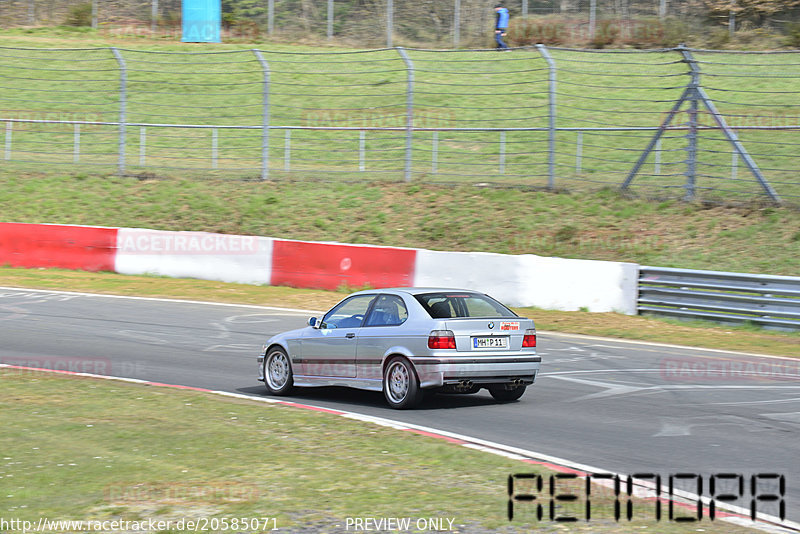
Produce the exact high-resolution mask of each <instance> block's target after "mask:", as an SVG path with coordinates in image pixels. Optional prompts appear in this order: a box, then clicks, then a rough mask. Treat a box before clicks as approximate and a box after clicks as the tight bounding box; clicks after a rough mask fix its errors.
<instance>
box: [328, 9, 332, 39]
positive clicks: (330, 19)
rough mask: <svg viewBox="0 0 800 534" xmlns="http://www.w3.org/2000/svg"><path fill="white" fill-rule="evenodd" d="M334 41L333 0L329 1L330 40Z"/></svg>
mask: <svg viewBox="0 0 800 534" xmlns="http://www.w3.org/2000/svg"><path fill="white" fill-rule="evenodd" d="M331 39H333V0H328V40H329V41H330V40H331Z"/></svg>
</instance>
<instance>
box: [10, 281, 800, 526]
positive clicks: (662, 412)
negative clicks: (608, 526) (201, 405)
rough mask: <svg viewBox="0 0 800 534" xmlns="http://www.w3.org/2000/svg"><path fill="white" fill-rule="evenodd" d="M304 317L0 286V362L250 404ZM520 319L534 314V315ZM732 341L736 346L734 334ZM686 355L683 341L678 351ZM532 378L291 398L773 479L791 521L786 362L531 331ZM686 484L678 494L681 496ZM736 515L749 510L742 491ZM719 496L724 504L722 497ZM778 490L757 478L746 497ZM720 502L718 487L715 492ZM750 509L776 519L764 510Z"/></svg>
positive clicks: (663, 469)
mask: <svg viewBox="0 0 800 534" xmlns="http://www.w3.org/2000/svg"><path fill="white" fill-rule="evenodd" d="M308 316H309V314H308V313H300V312H295V311H288V310H276V309H267V308H257V307H247V306H229V305H207V304H201V303H194V302H180V301H160V300H150V299H135V298H124V297H121V298H113V297H102V296H88V295H80V294H65V293H56V292H41V291H32V290H17V289H6V288H0V363H6V364H12V365H20V366H26V367H39V368H42V367H43V368H58V369H65V370H72V371H78V372H88V373H96V374H103V375H114V376H123V377H128V378H136V379H141V380H147V381H155V382H163V383H169V384H180V385H186V386H194V387H201V388H208V389H214V390H222V391H230V392H235V393H241V394H246V395H253V396H256V397H261V396H264V395H265V392H264V387H263V384H261V383H260V382H257V381H256V365H257V364H256V357H257V355H258V352H259V348H260V347H261V344H262V343H263V342H264V341H265V340H266V339H267V338H268V337H269V336H271V335H272V334H274V333H277V332H280V331H283V330H287V329H290V328H296V327H299V326H302V325H303V324H305V322H306V320H307V318H308ZM534 319H535V317H534ZM730 335H732V336H741V335H747V334H746V333H741V332H737V333H733V334H730ZM687 344H691V340H687ZM539 353H540V354H541V355H542V359H543V363H542V372H541V375H540V377H539V378H538V380H537V383H536V384H535V385H534V386H533V387H531V388H529V391H528V392H527V393H526V394H525V396H523V397H522V399H521V400H520V401H519V402H515V403H511V404H498V403H496V402H495V401H494V400H493V399H492V398H491V397H490V396H489V395H488V393H487V392H485V391H482V392H480V393H478V394H475V395H468V396H452V395H450V396H448V395H439V396H436V397H434V398H432V399H429V400H427V401H426V403H425V404H424V405H423V406H422V407H421V408H420V409H418V410H414V411H395V410H391V409H389V408H388V407H387V406H386V405H385V403H384V400H383V397H382V395H381V394H378V393H370V392H360V391H351V390H347V389H341V388H322V389H305V390H302V391H300V392H299V393H298V394H297V395H296V396H294V397H293V399H292V400H296V401H298V402H303V403H308V404H313V405H316V406H322V407H329V408H335V409H339V410H347V411H352V412H358V413H362V414H367V415H373V416H379V417H386V418H389V419H394V420H399V421H403V422H406V423H410V424H415V425H423V426H426V427H431V428H436V429H441V430H445V431H449V432H454V433H458V434H463V435H467V436H474V437H477V438H480V439H484V440H490V441H494V442H498V443H502V444H504V445H509V446H513V447H518V448H522V449H526V450H532V451H537V452H540V453H543V454H548V455H552V456H556V457H560V458H566V459H569V460H571V461H573V462H578V463H582V464H586V465H589V466H594V467H597V468H600V469H605V470H609V471H614V472H618V473H628V474H631V473H652V474H658V475H661V477H662V478H663V480H664V481H665V482H664V483H665V484H666V480H667V478H668V477H669V475H672V474H678V473H689V474H696V475H698V476H700V477H702V479H703V483H704V488H703V494H704V495H708V494H709V493H708V483H709V481H710V477H711V476H712V475H715V474H721V473H734V474H742V475H745V476H746V477H749V476H751V475H753V474H759V473H772V474H780V475H784V476H785V481H786V494H785V504H786V510H787V512H786V513H787V520H791V521H793V522H796V521H797V520H798V519H799V518H800V462H798V459H800V443H798V431H800V363H798V360H789V359H779V358H767V357H761V356H752V355H743V354H736V353H726V352H721V351H710V350H694V349H688V348H680V347H670V346H658V345H651V344H644V343H626V342H621V341H612V340H607V339H593V338H587V337H582V336H568V335H561V334H540V336H539ZM693 482H694V481H689V482H687V483H686V484H684V485H683V486H681V487H683V488H684V489H686V490H689V491H693V492H695V491H694V485H693ZM746 482H747V483H746V484H745V485H744V495H743V497H742V498H741V500H739V501H738V502H735V503H734V504H738V505H740V506H743V507H747V506H749V505H750V498H751V497H752V496H753V493H752V489H751V488H750V484H749V482H750V479H749V478H747V479H746ZM726 491H728V492H730V491H735V490H731V489H730V488H727V490H726ZM770 492H777V485H776V484H775V481H774V480H767V479H760V480H759V487H758V489H757V493H760V494H766V493H770ZM718 493H719V490H718ZM759 510H763V511H764V512H765V513H768V514H772V515H778V510H777V508H776V507H775V504H774V503H773V504H770V503H766V502H765V503H759Z"/></svg>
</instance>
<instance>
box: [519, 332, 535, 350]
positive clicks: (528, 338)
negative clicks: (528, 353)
mask: <svg viewBox="0 0 800 534" xmlns="http://www.w3.org/2000/svg"><path fill="white" fill-rule="evenodd" d="M522 346H523V347H535V346H536V330H525V337H523V338H522Z"/></svg>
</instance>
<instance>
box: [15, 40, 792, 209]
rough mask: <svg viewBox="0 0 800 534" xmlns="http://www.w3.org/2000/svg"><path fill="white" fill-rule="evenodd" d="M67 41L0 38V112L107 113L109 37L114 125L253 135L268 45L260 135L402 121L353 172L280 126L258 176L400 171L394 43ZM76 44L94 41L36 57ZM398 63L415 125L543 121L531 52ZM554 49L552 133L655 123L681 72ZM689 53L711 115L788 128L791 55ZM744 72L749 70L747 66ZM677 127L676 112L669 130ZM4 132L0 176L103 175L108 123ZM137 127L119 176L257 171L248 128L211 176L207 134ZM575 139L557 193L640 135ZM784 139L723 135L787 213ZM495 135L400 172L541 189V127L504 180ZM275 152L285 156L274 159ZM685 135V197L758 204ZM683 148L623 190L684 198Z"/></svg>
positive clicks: (673, 60) (680, 82)
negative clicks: (381, 46)
mask: <svg viewBox="0 0 800 534" xmlns="http://www.w3.org/2000/svg"><path fill="white" fill-rule="evenodd" d="M78 35H79V39H76V38H75V36H74V34H70V33H69V32H61V31H55V32H53V33H48V32H47V31H46V30H42V31H36V32H33V33H30V34H28V33H20V32H19V31H16V32H11V33H10V34H9V35H7V36H5V37H4V38H3V39H0V46H15V47H20V46H22V47H32V49H26V50H19V49H14V50H12V49H11V48H0V76H3V80H4V81H3V86H2V88H1V89H0V115H5V116H6V117H8V116H9V115H10V116H11V117H10V118H14V117H17V118H62V119H64V120H100V121H109V122H114V121H117V120H118V117H119V104H118V100H119V96H118V94H117V91H118V86H119V73H118V70H117V69H118V65H117V62H116V60H115V59H114V56H113V55H112V53H111V51H110V50H109V49H108V48H107V47H108V46H112V45H116V46H118V47H120V48H122V49H123V50H122V55H123V56H124V57H125V61H126V65H127V69H128V75H127V91H128V99H127V100H128V101H127V108H126V121H127V122H128V123H161V124H197V125H206V126H208V125H220V126H227V127H235V126H254V127H258V126H260V125H261V124H262V104H263V73H262V69H261V66H260V64H259V62H258V60H257V58H256V56H255V55H254V54H253V52H252V51H251V50H250V48H253V47H260V48H264V49H266V50H265V51H264V53H263V56H264V59H265V60H266V61H267V62H268V63H269V65H270V97H269V101H270V106H271V111H270V118H271V124H272V125H273V126H299V127H307V126H337V127H351V128H367V129H369V128H372V127H395V128H400V129H401V131H365V149H366V152H365V159H364V162H363V165H364V168H365V170H364V171H363V172H361V171H359V156H358V146H359V133H358V132H357V131H311V130H293V131H291V138H290V139H288V140H287V138H286V135H285V134H286V131H284V130H272V131H271V134H270V138H269V163H270V176H271V178H273V179H275V180H302V181H313V182H317V181H318V180H319V179H320V178H322V177H324V178H325V179H326V180H347V181H353V180H358V181H364V180H369V181H398V180H402V178H403V165H404V162H403V158H404V149H405V140H404V139H403V136H404V132H403V131H402V128H404V127H405V120H406V96H405V91H406V67H405V64H404V63H403V61H402V59H401V58H400V56H399V54H398V53H397V52H396V51H393V50H388V51H386V50H384V51H356V50H352V49H342V48H334V47H325V48H322V47H319V48H311V47H307V46H287V45H274V44H269V45H263V44H258V43H256V44H253V43H232V44H221V45H212V46H198V45H196V44H178V43H174V42H173V43H170V42H161V41H158V40H142V39H133V38H132V39H115V38H111V37H108V36H105V35H102V34H99V33H88V34H78ZM76 45H77V46H82V47H95V48H92V49H88V50H61V51H43V50H41V49H39V48H40V47H42V46H51V47H54V46H61V47H64V46H72V47H75V46H76ZM104 47H105V48H104ZM153 52H158V53H153ZM167 52H170V53H169V54H167ZM172 52H217V53H205V54H192V55H188V54H185V53H172ZM408 54H409V57H410V58H411V60H412V61H413V63H414V69H415V74H414V79H415V94H414V102H413V104H414V109H415V111H414V120H415V125H416V126H418V127H434V128H435V127H445V128H451V127H458V128H469V127H476V126H479V127H491V128H514V127H534V128H546V127H547V126H548V118H547V115H548V92H547V76H548V71H547V64H546V62H545V61H544V59H543V58H542V57H541V56H540V55H539V54H538V52H537V51H536V50H533V49H530V50H517V51H514V52H512V53H509V54H498V53H497V52H494V51H485V52H474V51H458V52H442V51H422V50H410V51H409V52H408ZM552 55H553V58H554V59H555V61H556V63H557V64H558V66H559V71H558V76H557V78H558V86H557V87H558V95H557V106H558V112H557V126H558V127H564V128H576V129H581V128H592V127H610V126H616V127H642V126H644V127H654V126H657V125H658V124H659V122H660V121H661V120H662V119H663V118H664V116H665V114H666V112H667V111H668V110H669V108H670V107H671V102H672V101H674V100H675V99H677V98H678V97H679V96H680V95H681V92H682V90H683V87H684V86H685V85H686V84H687V83H688V80H689V76H688V74H687V72H688V70H687V66H686V65H685V64H684V63H683V62H682V58H681V56H680V54H678V53H677V52H668V53H664V52H653V53H647V54H641V53H640V54H619V53H617V54H597V53H589V52H576V51H567V50H553V51H552ZM696 56H697V59H698V60H699V61H700V62H701V63H700V65H701V68H702V69H703V71H704V72H706V73H707V74H706V76H705V77H704V78H703V81H704V84H705V85H706V86H707V87H708V93H709V95H710V96H711V97H712V98H713V99H716V100H718V101H719V102H718V107H719V109H720V110H721V112H722V113H724V114H727V115H729V120H730V121H731V124H732V126H734V127H737V126H738V127H741V126H757V125H787V124H790V123H791V124H794V123H796V122H797V120H796V117H797V115H798V113H797V104H796V99H795V98H794V96H795V94H796V93H797V92H798V81H797V80H798V76H797V72H796V66H795V65H796V64H797V62H796V60H795V59H794V57H795V56H794V55H791V54H778V55H758V56H742V55H735V54H723V55H717V54H708V53H697V54H696ZM78 60H79V61H78ZM756 63H757V64H759V65H761V66H760V67H757V66H753V64H756ZM757 76H760V77H757ZM32 80H35V82H33V81H32ZM743 86H746V89H743ZM0 118H2V117H0ZM686 121H687V114H686V113H685V112H683V113H681V114H679V115H678V117H677V118H676V120H675V124H676V125H680V124H684V123H686ZM700 122H701V124H710V123H711V120H710V118H709V115H708V114H707V113H704V114H703V115H701V118H700ZM14 128H15V131H14V132H13V136H12V139H13V145H12V151H11V154H10V155H11V158H10V160H9V161H8V162H5V167H6V168H8V169H11V170H17V171H20V172H24V171H26V170H28V171H29V170H31V169H32V168H34V166H35V168H37V170H42V169H44V168H52V169H54V170H55V169H58V168H62V169H63V168H64V167H63V166H64V165H69V166H70V167H71V168H74V169H77V170H78V171H80V172H100V173H108V172H113V171H114V170H115V169H116V165H117V154H116V150H117V127H116V126H88V125H87V126H84V127H83V128H84V129H83V131H82V132H81V138H82V141H81V144H82V146H81V154H80V157H79V161H78V162H77V163H75V162H74V160H75V153H74V146H73V140H74V136H75V132H74V131H73V128H72V126H71V125H44V124H42V125H31V124H28V125H24V126H23V125H21V124H17V125H15V126H14ZM144 135H145V138H146V139H145V143H144V144H145V146H146V149H145V151H144V155H143V156H142V152H141V146H140V141H141V139H142V137H141V136H142V130H141V128H140V127H137V126H131V127H129V128H127V131H126V138H127V149H126V165H127V171H128V172H129V173H131V174H142V175H147V174H148V173H156V174H158V175H161V176H192V177H195V178H198V177H235V178H255V177H258V176H259V175H260V172H261V163H260V156H261V143H262V136H261V132H260V131H259V130H258V129H225V128H220V129H218V131H217V140H216V143H217V147H218V150H217V159H216V168H212V167H214V164H212V143H213V142H214V141H213V140H212V137H213V135H214V134H213V132H212V131H211V130H210V129H178V128H158V127H148V128H146V131H145V132H144ZM580 135H582V143H583V148H582V157H581V162H580V164H579V163H578V161H577V158H576V155H577V141H578V136H579V132H578V131H569V132H559V133H558V135H557V140H556V158H555V166H556V180H555V186H556V187H557V188H566V189H570V190H587V189H588V190H596V189H600V188H603V187H617V186H618V185H619V184H621V183H622V182H623V180H624V179H625V177H626V176H627V173H628V172H629V171H630V169H631V168H632V166H633V164H634V162H635V161H636V159H637V157H638V155H639V153H640V152H641V150H642V149H643V148H644V147H645V146H646V145H647V142H648V140H649V139H650V137H651V136H652V132H647V131H638V132H613V133H611V134H609V133H598V132H591V131H584V132H583V133H582V134H580ZM793 135H794V134H793V133H792V132H780V131H751V130H741V131H739V136H740V138H741V139H742V141H743V143H744V144H745V146H746V147H748V149H749V150H750V152H751V153H753V156H754V159H755V160H756V162H757V163H758V164H759V165H760V167H761V168H762V170H763V171H764V173H765V175H766V177H767V179H768V180H769V181H770V182H772V183H773V186H774V188H775V189H776V190H777V193H778V194H779V195H781V196H783V197H784V198H785V199H786V200H787V201H789V202H791V203H795V204H796V203H797V200H798V199H800V185H798V181H797V179H796V176H795V172H794V170H795V169H796V168H797V162H796V150H794V142H793V139H794V137H793ZM500 136H501V134H500V133H499V132H483V133H475V132H454V131H451V132H440V133H439V134H438V139H437V141H436V143H434V133H433V132H424V131H423V132H417V133H415V134H414V140H413V144H412V147H413V151H412V166H411V170H412V177H413V180H415V181H423V182H448V183H451V182H456V183H480V182H490V183H495V184H517V185H525V186H529V187H545V186H547V185H548V171H547V163H548V159H547V150H546V149H547V132H546V131H539V132H513V131H511V132H507V134H506V136H505V151H506V154H505V161H504V163H503V168H502V170H501V163H500V154H499V143H500ZM287 143H288V145H289V146H290V147H291V151H290V158H289V160H288V161H287V160H286V158H285V153H286V152H285V147H286V146H287ZM699 143H700V144H699V147H700V155H699V161H698V169H697V172H698V180H697V194H698V197H700V198H703V199H705V200H708V201H712V202H730V201H743V200H748V199H752V198H756V199H761V198H763V191H762V190H761V188H760V186H759V185H758V184H757V182H756V181H755V179H753V178H752V176H750V174H749V173H748V171H747V170H746V169H745V166H744V164H743V163H742V162H741V161H738V162H737V166H736V169H735V170H734V168H733V166H732V155H731V147H730V146H729V145H728V144H727V142H726V141H724V140H722V136H721V134H720V133H719V132H716V131H701V132H700V140H699ZM686 146H687V144H686V139H685V131H670V132H667V134H666V136H665V138H664V140H663V144H662V146H661V149H662V152H661V161H660V163H659V169H658V171H656V162H655V157H654V156H653V155H651V156H650V158H649V159H648V161H647V162H646V164H645V166H644V167H643V169H642V170H641V173H640V175H639V176H638V177H637V178H636V179H635V180H634V181H633V183H632V188H633V190H634V191H635V192H637V193H641V194H642V195H645V196H648V197H680V196H682V195H683V192H684V190H683V186H684V185H685V182H686V177H685V176H684V175H683V173H684V172H685V170H686V169H685V165H684V163H683V161H684V160H685V159H686V152H685V149H686ZM434 147H435V148H434ZM434 154H435V156H434ZM434 159H435V162H434ZM434 168H435V169H434ZM287 169H288V170H287ZM734 174H735V177H734Z"/></svg>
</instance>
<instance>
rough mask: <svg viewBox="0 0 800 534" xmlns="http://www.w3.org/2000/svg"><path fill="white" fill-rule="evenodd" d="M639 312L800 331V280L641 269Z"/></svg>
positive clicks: (651, 268) (657, 268)
mask: <svg viewBox="0 0 800 534" xmlns="http://www.w3.org/2000/svg"><path fill="white" fill-rule="evenodd" d="M638 311H639V314H657V315H666V316H672V317H682V318H693V319H707V320H708V319H710V320H712V321H718V322H731V323H748V322H749V323H753V324H757V325H759V326H764V327H770V328H779V329H789V330H800V277H793V276H772V275H758V274H746V273H726V272H719V271H693V270H688V269H669V268H663V267H641V268H640V270H639V299H638Z"/></svg>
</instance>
